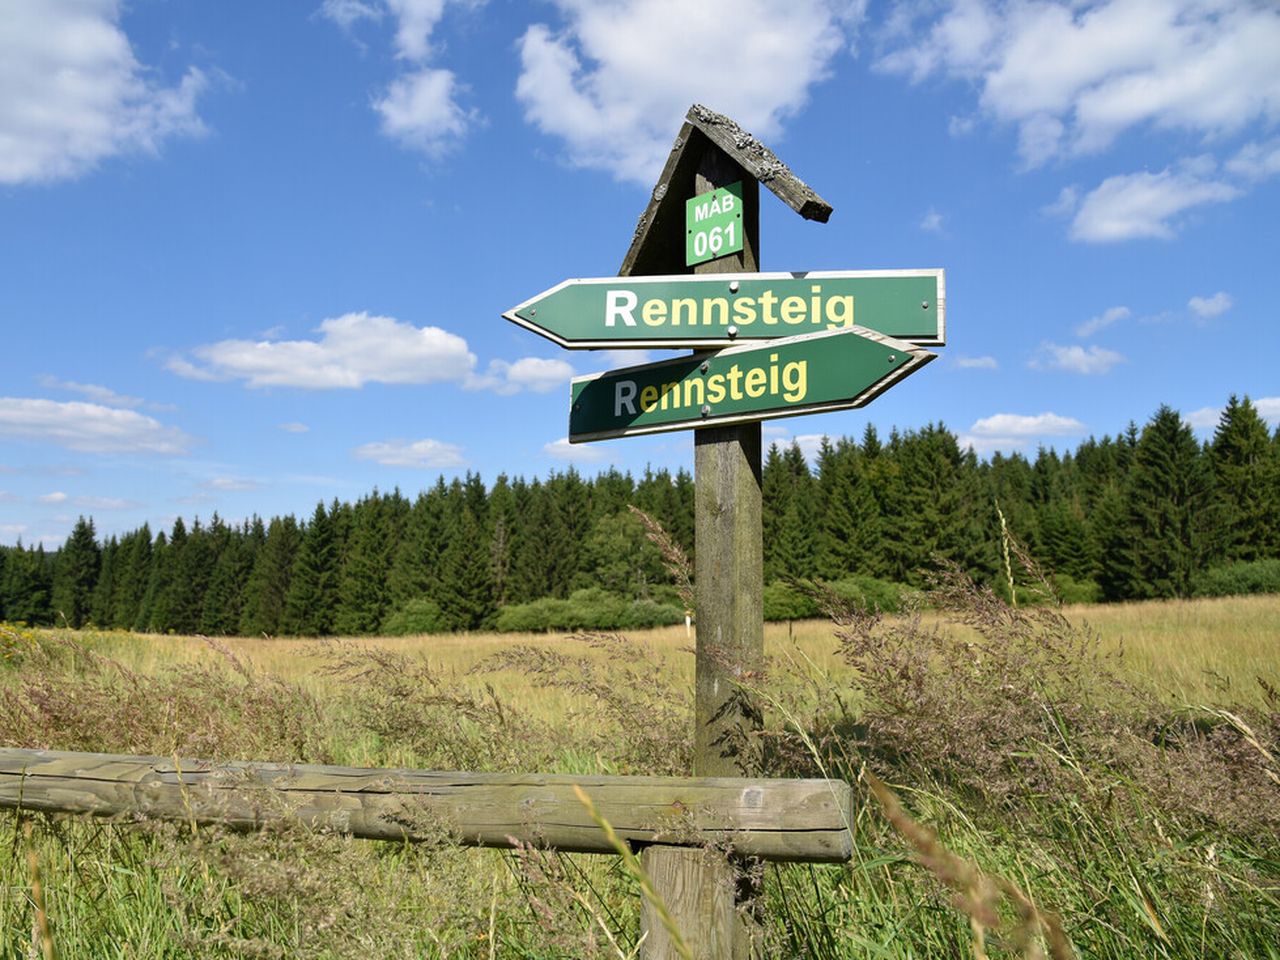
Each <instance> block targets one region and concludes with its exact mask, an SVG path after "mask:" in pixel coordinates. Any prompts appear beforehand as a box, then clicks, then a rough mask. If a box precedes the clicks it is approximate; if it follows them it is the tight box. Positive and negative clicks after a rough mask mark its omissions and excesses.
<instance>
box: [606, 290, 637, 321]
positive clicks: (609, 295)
mask: <svg viewBox="0 0 1280 960" xmlns="http://www.w3.org/2000/svg"><path fill="white" fill-rule="evenodd" d="M636 302H637V298H636V295H635V294H634V293H632V292H631V291H630V290H609V291H607V292H606V293H605V310H604V325H605V326H606V327H612V326H613V325H614V321H615V320H619V319H621V320H622V322H623V324H625V325H626V326H628V327H634V326H635V325H636V318H635V317H634V316H633V315H632V311H633V310H635V308H636Z"/></svg>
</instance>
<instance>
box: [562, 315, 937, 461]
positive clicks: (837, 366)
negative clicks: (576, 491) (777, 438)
mask: <svg viewBox="0 0 1280 960" xmlns="http://www.w3.org/2000/svg"><path fill="white" fill-rule="evenodd" d="M935 356H936V354H933V353H930V352H929V351H927V350H921V349H919V348H917V347H915V346H913V345H912V344H909V343H906V342H904V341H902V340H896V339H893V338H892V337H886V336H884V335H883V334H880V333H876V332H875V331H874V330H868V329H866V328H865V327H857V326H855V327H850V328H849V329H847V330H834V331H824V332H822V333H811V334H805V335H802V336H798V337H786V338H784V339H780V340H773V341H771V342H769V343H764V344H760V343H755V344H743V345H742V346H737V347H729V348H728V349H725V350H721V351H719V352H717V353H703V354H695V355H694V356H691V357H679V358H677V359H675V360H664V361H661V362H659V363H650V364H645V365H643V366H638V367H625V368H623V369H621V370H610V371H608V372H605V373H597V374H592V375H591V376H586V377H576V378H575V379H574V380H573V383H572V385H571V406H570V412H569V442H570V443H582V442H584V441H588V440H607V439H609V438H611V437H627V436H633V435H635V434H641V433H661V432H664V431H668V430H686V429H690V428H694V427H709V426H725V425H728V424H733V423H743V422H746V421H750V420H766V419H771V418H774V417H793V416H799V415H800V414H805V413H819V412H822V411H826V410H844V409H848V408H850V407H860V406H862V405H863V404H866V403H868V402H869V401H871V399H872V398H874V397H875V396H877V395H878V394H880V393H882V392H883V391H884V390H886V389H888V388H889V387H890V386H892V385H893V384H894V383H896V382H897V381H898V380H901V379H902V378H903V377H905V376H907V375H908V374H910V373H913V372H914V371H916V370H918V369H919V368H920V367H922V366H924V365H925V364H926V363H928V362H929V361H930V360H932V359H933V358H934V357H935Z"/></svg>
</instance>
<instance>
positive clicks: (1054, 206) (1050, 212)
mask: <svg viewBox="0 0 1280 960" xmlns="http://www.w3.org/2000/svg"><path fill="white" fill-rule="evenodd" d="M1079 205H1080V188H1079V187H1077V186H1076V185H1075V184H1074V183H1073V184H1070V185H1069V186H1065V187H1063V188H1062V189H1061V190H1059V191H1058V199H1057V200H1055V201H1053V203H1050V204H1047V205H1046V206H1044V207H1042V208H1041V209H1040V212H1041V213H1043V214H1044V215H1045V216H1046V217H1069V216H1071V214H1073V213H1075V212H1076V207H1078V206H1079Z"/></svg>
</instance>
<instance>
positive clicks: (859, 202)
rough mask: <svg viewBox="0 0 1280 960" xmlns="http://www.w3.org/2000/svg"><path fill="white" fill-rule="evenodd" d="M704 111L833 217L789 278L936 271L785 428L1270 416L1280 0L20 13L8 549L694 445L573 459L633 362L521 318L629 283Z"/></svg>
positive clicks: (647, 445) (223, 6)
mask: <svg viewBox="0 0 1280 960" xmlns="http://www.w3.org/2000/svg"><path fill="white" fill-rule="evenodd" d="M695 101H696V102H702V103H706V104H707V105H709V106H711V107H713V108H714V109H717V110H720V111H722V112H725V113H727V114H729V115H730V116H732V117H734V118H735V119H737V120H738V121H739V122H740V123H741V124H742V125H743V126H744V127H745V128H747V129H748V130H751V131H752V132H754V133H756V134H757V135H759V136H760V137H762V138H763V139H765V140H766V142H768V143H769V144H770V145H771V146H772V147H773V148H774V149H775V150H776V151H777V153H778V154H779V155H780V156H781V157H782V158H783V159H784V160H786V161H787V162H788V163H789V164H790V165H791V166H792V167H793V169H794V170H795V171H796V172H797V173H798V174H799V175H800V176H801V177H803V178H804V179H805V180H807V181H808V182H809V183H810V184H811V185H812V186H813V187H814V188H815V189H816V190H817V191H818V192H819V193H820V194H822V196H823V197H825V198H826V199H827V200H828V201H829V202H830V203H831V204H832V205H833V206H834V208H835V213H834V214H833V216H832V217H831V220H830V222H829V223H827V224H817V223H810V222H806V221H803V220H801V219H800V218H799V217H797V216H795V214H793V213H792V212H791V211H790V210H789V209H787V208H786V207H784V206H783V205H782V204H781V203H780V202H778V201H776V200H775V199H774V198H772V197H771V196H768V195H767V194H766V195H765V196H764V198H763V203H762V207H763V209H762V224H761V236H762V239H761V248H762V257H761V260H762V268H763V269H765V270H853V269H896V268H928V267H942V268H945V269H946V271H947V294H948V305H947V314H948V316H947V334H948V344H947V346H946V347H945V348H942V349H941V351H940V352H941V354H942V356H941V358H940V359H939V360H938V361H936V362H934V363H933V364H931V365H929V366H928V367H927V368H925V369H924V370H923V371H922V372H920V373H919V374H918V375H916V376H913V377H911V378H909V379H908V380H906V381H905V382H903V383H901V384H899V385H898V386H896V387H895V388H893V389H892V390H890V391H889V392H888V393H886V394H885V395H884V396H882V397H880V398H879V399H878V400H876V401H875V402H874V403H873V404H872V405H871V406H869V407H867V408H865V409H863V410H857V411H850V412H844V413H836V414H827V415H823V416H819V417H808V418H798V419H793V420H783V421H775V422H774V423H771V424H766V426H765V431H766V438H767V439H769V438H772V439H778V440H781V441H784V442H789V441H790V439H791V438H792V437H799V438H801V439H802V443H803V444H804V445H805V446H806V447H810V448H811V447H812V445H813V444H814V443H815V442H816V438H817V437H818V436H820V435H821V434H823V433H829V434H832V435H840V434H853V435H857V434H860V433H861V431H862V429H863V427H864V425H865V424H866V423H867V422H872V423H874V424H876V425H877V426H878V427H880V428H881V429H882V430H883V431H887V430H888V429H889V428H890V427H892V426H895V425H896V426H898V427H901V428H910V427H918V426H921V425H923V424H925V423H929V422H933V421H938V420H941V421H943V422H945V423H946V424H947V426H949V427H950V428H951V429H953V430H954V431H956V432H957V433H958V434H960V435H961V437H962V438H963V441H964V442H965V443H969V444H972V445H973V446H974V448H975V449H976V450H978V451H979V452H980V453H984V454H985V453H988V452H990V451H991V450H995V449H1001V450H1005V451H1014V450H1022V451H1024V452H1026V453H1028V454H1032V455H1033V454H1034V452H1035V450H1036V448H1037V446H1038V445H1039V444H1045V445H1053V446H1057V447H1058V448H1059V449H1064V448H1072V447H1074V446H1075V445H1076V444H1077V443H1078V442H1079V441H1080V440H1082V439H1084V438H1085V437H1086V436H1088V435H1090V434H1094V435H1102V434H1113V433H1116V432H1118V431H1121V430H1123V429H1124V428H1125V426H1126V424H1127V423H1128V422H1129V421H1130V420H1131V419H1133V420H1137V421H1138V422H1139V423H1141V422H1142V421H1144V420H1145V419H1146V418H1148V417H1149V416H1150V415H1151V414H1152V413H1153V412H1154V411H1155V409H1156V407H1157V406H1158V405H1159V404H1160V403H1169V404H1172V405H1174V406H1175V407H1176V408H1178V409H1179V410H1181V411H1182V413H1183V415H1184V416H1185V417H1186V418H1187V419H1188V420H1189V421H1190V422H1191V423H1192V424H1193V426H1195V427H1196V428H1197V429H1198V430H1199V432H1200V435H1201V436H1208V435H1209V434H1210V433H1211V429H1212V425H1213V423H1214V422H1215V421H1216V417H1217V411H1218V409H1219V408H1220V407H1221V406H1222V405H1223V404H1224V403H1225V402H1226V400H1227V397H1228V395H1229V394H1231V393H1233V392H1234V393H1239V394H1245V393H1247V394H1249V395H1250V396H1251V397H1252V398H1253V399H1254V401H1255V402H1256V403H1258V405H1259V407H1260V409H1261V410H1262V412H1263V413H1264V415H1265V416H1266V417H1267V418H1268V420H1269V422H1270V423H1271V424H1272V425H1273V426H1275V425H1277V424H1280V374H1278V373H1277V363H1276V359H1275V358H1276V356H1277V354H1280V332H1277V331H1278V324H1277V320H1278V319H1280V308H1278V307H1277V304H1276V297H1275V294H1274V287H1275V282H1276V276H1277V267H1276V259H1277V253H1278V252H1280V242H1277V232H1278V231H1277V226H1276V224H1277V219H1278V215H1280V129H1278V128H1280V7H1277V5H1276V4H1275V3H1274V2H1273V0H1256V2H1250V0H1102V2H1088V0H1036V2H1032V0H922V2H903V3H884V2H875V0H870V2H865V3H864V2H859V0H846V2H825V0H735V2H729V0H701V2H699V3H696V4H695V3H688V2H686V3H681V2H674V0H596V2H589V0H546V2H536V3H523V2H516V0H488V2H484V0H290V2H277V3H260V2H248V0H222V2H218V3H211V2H207V0H206V2H199V0H132V2H129V3H121V2H116V0H4V3H3V14H2V15H0V337H2V339H0V543H12V542H14V540H16V539H17V538H18V537H19V536H21V537H22V538H23V540H24V542H27V543H34V542H36V541H44V542H45V543H47V544H56V543H58V542H60V541H61V539H62V538H63V537H64V536H65V535H66V533H67V532H68V531H69V529H70V526H71V524H72V523H74V521H75V518H76V516H78V515H80V514H85V515H92V516H93V517H94V519H95V522H96V524H97V527H98V529H99V531H100V532H104V533H111V532H119V531H123V530H127V529H131V528H133V527H136V526H138V525H139V524H141V523H142V522H143V521H144V520H146V521H150V522H151V524H152V525H153V528H155V527H167V526H168V525H169V524H171V523H172V520H173V518H174V517H175V516H177V515H183V516H185V517H187V518H188V519H189V518H191V517H192V516H196V515H198V516H200V517H202V518H206V519H207V518H208V517H209V516H210V515H211V514H212V513H213V512H214V511H217V512H218V513H219V514H221V515H222V516H223V517H224V518H227V519H229V520H239V519H241V518H243V517H245V516H248V515H251V514H253V513H255V512H257V513H260V514H263V515H268V516H269V515H272V514H278V513H285V512H293V513H297V514H305V513H307V512H309V511H310V509H311V508H312V507H313V506H314V504H315V502H316V501H317V500H319V499H325V500H328V499H331V498H333V497H335V496H336V497H339V498H341V499H354V498H357V497H359V496H360V495H362V494H363V493H365V492H367V491H369V490H371V489H372V488H373V487H375V486H377V487H379V488H381V489H389V488H391V487H394V486H399V487H400V488H401V489H402V490H404V491H405V492H407V493H413V492H415V491H417V490H418V489H420V488H422V487H424V486H427V485H429V484H431V483H433V482H434V480H435V477H436V475H437V474H438V473H440V472H444V473H445V474H446V475H447V476H452V475H455V474H457V473H459V472H463V471H466V470H469V469H470V470H477V471H479V472H480V473H481V474H482V475H483V476H484V478H485V479H486V480H489V481H491V480H492V479H493V478H494V477H495V476H496V475H497V474H498V473H499V472H502V471H505V472H507V473H508V474H524V475H525V476H534V475H545V474H546V473H547V472H548V471H549V470H552V469H562V468H564V467H565V465H566V464H568V463H571V462H572V463H576V464H577V465H578V466H579V468H580V469H582V470H585V471H588V472H594V471H595V470H596V469H599V468H603V467H606V466H609V465H616V466H618V467H619V468H621V469H627V470H631V471H633V472H639V471H642V470H643V469H644V467H645V465H646V464H652V465H654V466H666V467H672V468H674V467H678V466H688V465H690V464H691V460H692V436H691V435H690V434H688V433H675V434H667V435H663V436H658V437H642V438H631V439H623V440H614V441H609V442H605V443H599V444H587V445H576V446H574V447H569V446H568V445H567V444H566V443H565V442H564V440H563V438H564V436H565V432H566V426H567V415H568V409H567V406H568V404H567V399H568V396H567V395H568V380H569V378H570V376H572V375H574V374H583V373H590V372H593V371H596V370H600V369H605V368H608V367H611V366H619V365H622V364H624V363H626V362H634V361H635V360H636V359H637V358H636V357H635V356H628V357H620V356H612V355H609V354H604V353H599V352H583V351H566V350H562V349H560V348H558V347H556V346H555V345H553V344H551V343H549V342H547V341H545V340H542V339H541V338H538V337H536V336H534V335H533V334H531V333H529V332H528V331H524V330H521V329H520V328H518V327H516V326H514V325H513V324H510V323H508V322H507V321H505V320H503V319H501V318H500V316H499V314H500V313H501V311H503V310H505V309H507V308H509V307H511V306H513V305H515V304H517V303H519V302H521V301H523V300H525V299H527V298H528V297H530V296H532V295H534V294H536V293H538V292H539V291H541V290H543V289H545V288H548V287H550V286H552V285H554V284H555V283H558V282H559V281H561V280H563V279H565V278H568V277H592V276H610V275H612V274H614V273H616V271H617V269H618V265H619V263H620V261H621V259H622V256H623V254H624V253H625V251H626V248H627V245H628V243H629V241H630V237H631V233H632V229H633V227H634V223H635V218H636V217H637V215H638V214H639V213H640V212H641V211H642V210H643V208H644V206H645V202H646V200H647V197H648V191H649V189H650V188H651V187H652V185H653V183H654V181H655V180H656V177H657V173H658V170H659V169H660V166H661V162H662V160H663V158H664V157H665V155H666V153H667V151H668V150H669V149H670V145H671V141H672V139H673V138H674V136H675V134H676V131H677V130H678V129H679V126H680V122H681V119H682V117H683V115H684V113H685V111H686V110H687V108H688V106H689V105H690V104H691V103H693V102H695ZM632 353H634V352H632ZM657 356H659V355H658V354H656V353H653V354H650V357H655V358H656V357H657Z"/></svg>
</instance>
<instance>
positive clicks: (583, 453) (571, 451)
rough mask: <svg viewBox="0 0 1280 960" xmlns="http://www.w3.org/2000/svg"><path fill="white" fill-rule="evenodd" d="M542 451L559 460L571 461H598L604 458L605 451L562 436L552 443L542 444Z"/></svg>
mask: <svg viewBox="0 0 1280 960" xmlns="http://www.w3.org/2000/svg"><path fill="white" fill-rule="evenodd" d="M542 452H543V453H545V454H546V455H547V456H549V457H554V458H555V459H557V460H567V461H569V462H571V463H597V462H599V461H600V460H603V459H604V456H605V455H604V451H603V450H601V449H600V448H599V447H598V446H594V445H592V444H590V443H570V442H569V438H568V437H561V438H560V439H559V440H554V441H552V442H551V443H544V444H543V445H542Z"/></svg>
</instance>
